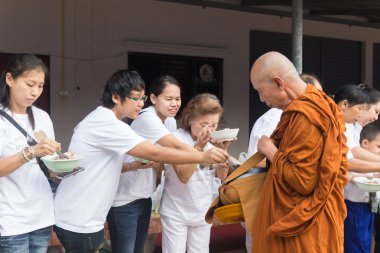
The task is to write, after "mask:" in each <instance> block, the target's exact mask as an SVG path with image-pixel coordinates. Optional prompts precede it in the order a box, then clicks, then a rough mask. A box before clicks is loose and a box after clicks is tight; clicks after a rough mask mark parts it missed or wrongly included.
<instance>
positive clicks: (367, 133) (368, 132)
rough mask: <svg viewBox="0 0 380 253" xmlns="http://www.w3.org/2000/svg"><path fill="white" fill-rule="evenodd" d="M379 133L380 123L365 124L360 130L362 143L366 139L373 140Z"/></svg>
mask: <svg viewBox="0 0 380 253" xmlns="http://www.w3.org/2000/svg"><path fill="white" fill-rule="evenodd" d="M378 134H380V124H379V123H378V122H372V123H370V124H367V125H365V126H364V127H363V129H362V131H361V132H360V144H361V143H362V141H364V140H366V139H367V140H369V141H373V140H374V139H375V138H376V136H377V135H378Z"/></svg>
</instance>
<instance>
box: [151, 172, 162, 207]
mask: <svg viewBox="0 0 380 253" xmlns="http://www.w3.org/2000/svg"><path fill="white" fill-rule="evenodd" d="M164 184H165V173H164V171H162V172H161V183H160V184H159V185H158V186H157V188H156V190H155V191H154V192H153V194H152V197H151V198H152V210H153V211H154V212H155V213H158V210H159V208H160V203H161V197H162V192H163V190H164Z"/></svg>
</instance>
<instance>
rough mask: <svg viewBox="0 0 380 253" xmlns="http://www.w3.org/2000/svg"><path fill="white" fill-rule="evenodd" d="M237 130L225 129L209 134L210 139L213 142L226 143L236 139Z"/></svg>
mask: <svg viewBox="0 0 380 253" xmlns="http://www.w3.org/2000/svg"><path fill="white" fill-rule="evenodd" d="M238 132H239V128H225V129H223V130H219V131H215V132H212V133H210V137H211V139H213V140H215V141H227V140H233V139H234V138H236V136H237V134H238Z"/></svg>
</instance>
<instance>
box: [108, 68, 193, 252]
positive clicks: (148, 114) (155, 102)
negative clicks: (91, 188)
mask: <svg viewBox="0 0 380 253" xmlns="http://www.w3.org/2000/svg"><path fill="white" fill-rule="evenodd" d="M149 98H150V101H151V105H150V106H149V107H147V108H145V109H143V110H142V111H141V112H140V114H139V116H138V117H137V118H136V119H135V120H134V121H133V122H132V124H131V128H132V129H133V130H134V131H135V132H136V133H137V134H139V135H140V136H142V137H144V138H145V139H147V140H149V141H150V142H151V143H155V144H158V145H160V146H163V147H172V148H176V149H180V150H193V147H192V146H189V145H187V144H184V143H183V142H180V141H179V140H177V139H176V138H175V137H174V136H173V135H172V134H171V132H173V131H175V130H176V129H177V123H176V120H175V118H174V116H175V115H176V114H177V112H178V110H179V108H180V106H181V89H180V85H179V83H178V81H177V80H176V79H175V78H174V77H172V76H169V75H162V76H159V77H157V78H155V79H154V80H153V82H152V83H151V85H150V87H149ZM133 160H134V158H133V157H131V156H127V157H126V158H125V163H124V166H123V172H124V173H122V174H121V177H120V181H119V187H118V190H117V193H116V197H115V200H114V202H113V204H112V208H111V210H110V211H109V213H108V216H107V222H108V227H109V230H110V236H111V242H112V243H111V245H112V251H113V252H119V253H143V252H144V243H145V240H146V238H147V235H148V229H149V222H150V215H151V210H152V200H151V196H152V193H153V192H154V190H155V188H156V179H157V176H160V175H161V171H162V168H163V165H160V164H157V163H148V164H141V163H139V162H134V161H133Z"/></svg>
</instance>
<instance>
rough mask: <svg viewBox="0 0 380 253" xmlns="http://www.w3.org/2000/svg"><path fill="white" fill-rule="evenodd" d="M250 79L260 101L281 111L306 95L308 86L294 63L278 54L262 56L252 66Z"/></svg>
mask: <svg viewBox="0 0 380 253" xmlns="http://www.w3.org/2000/svg"><path fill="white" fill-rule="evenodd" d="M250 77H251V82H252V86H253V88H254V89H255V90H257V91H258V92H259V95H260V100H261V101H262V102H265V103H266V104H267V105H268V106H270V107H275V108H279V109H283V108H284V107H286V105H287V104H288V103H289V102H290V101H292V100H293V99H295V98H297V97H298V96H300V95H301V94H302V93H304V92H305V90H306V86H307V85H306V83H305V82H304V81H303V80H302V79H301V78H300V76H299V74H298V72H297V70H296V68H295V67H294V65H293V63H292V62H291V61H290V60H289V59H288V58H286V57H285V56H284V55H282V54H280V53H278V52H268V53H266V54H264V55H262V56H260V57H259V58H258V59H257V60H256V61H255V63H254V64H253V66H252V69H251V74H250Z"/></svg>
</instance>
